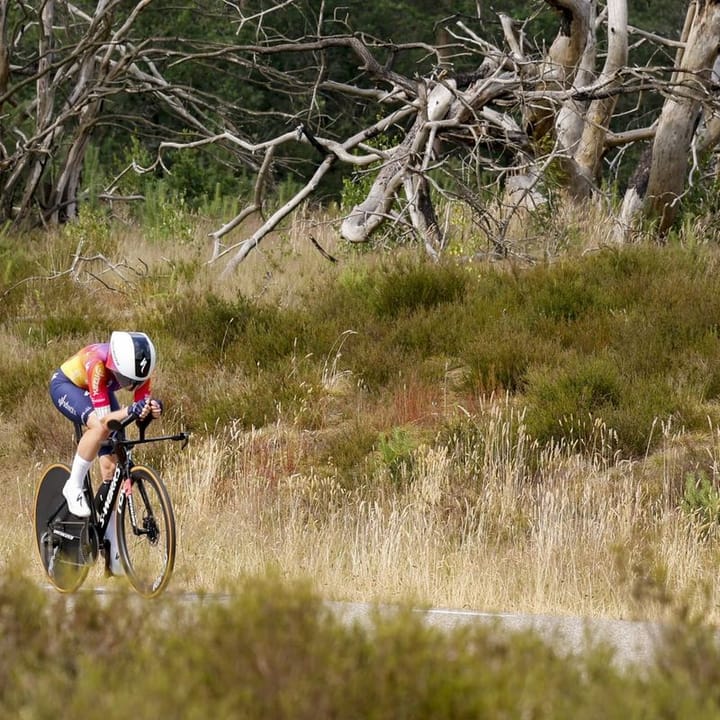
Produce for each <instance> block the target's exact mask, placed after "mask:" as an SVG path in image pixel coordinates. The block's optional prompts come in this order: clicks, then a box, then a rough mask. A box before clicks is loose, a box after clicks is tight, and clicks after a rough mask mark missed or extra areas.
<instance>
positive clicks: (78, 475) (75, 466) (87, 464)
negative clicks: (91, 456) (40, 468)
mask: <svg viewBox="0 0 720 720" xmlns="http://www.w3.org/2000/svg"><path fill="white" fill-rule="evenodd" d="M92 464H93V461H92V460H86V459H85V458H84V457H81V456H80V455H78V454H77V453H75V457H74V458H73V463H72V468H71V469H70V477H69V478H68V479H67V482H66V483H65V487H74V488H77V489H78V490H81V489H82V486H83V480H84V479H85V475H87V472H88V470H89V469H90V468H91V466H92Z"/></svg>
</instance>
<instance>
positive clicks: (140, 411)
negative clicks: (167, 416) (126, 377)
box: [128, 400, 150, 420]
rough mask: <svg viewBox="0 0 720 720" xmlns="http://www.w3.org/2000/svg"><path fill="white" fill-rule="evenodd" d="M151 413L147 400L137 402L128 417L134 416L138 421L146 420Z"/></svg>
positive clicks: (129, 410)
mask: <svg viewBox="0 0 720 720" xmlns="http://www.w3.org/2000/svg"><path fill="white" fill-rule="evenodd" d="M149 413H150V408H149V407H148V401H147V400H136V401H135V402H134V403H133V404H132V405H130V407H129V408H128V415H134V416H135V417H136V418H137V419H138V420H144V419H145V417H147V415H148V414H149Z"/></svg>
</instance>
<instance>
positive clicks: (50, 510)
mask: <svg viewBox="0 0 720 720" xmlns="http://www.w3.org/2000/svg"><path fill="white" fill-rule="evenodd" d="M135 420H137V416H135V415H132V414H131V415H128V417H127V418H125V419H124V420H123V421H122V422H119V421H117V420H114V421H110V422H109V423H108V426H109V428H110V430H111V434H110V438H109V440H108V441H107V442H108V443H109V445H110V447H111V449H112V452H113V454H114V455H115V456H116V457H117V464H116V466H115V472H114V474H113V478H112V481H111V482H110V483H109V487H108V488H107V495H106V496H105V497H104V498H102V500H101V502H100V504H99V506H98V505H96V503H95V502H94V501H93V491H92V482H91V479H90V473H88V474H87V475H86V476H85V480H84V491H85V493H86V496H87V498H88V499H89V501H90V502H89V505H90V517H88V518H79V517H77V516H76V515H73V514H72V513H70V511H69V510H68V506H67V502H66V501H65V497H64V496H63V494H62V489H63V486H64V485H65V481H66V480H67V479H68V477H69V476H70V468H69V467H68V466H67V465H64V464H60V463H56V464H54V465H50V466H49V467H47V468H46V469H45V471H44V472H43V475H42V477H41V479H40V483H39V484H38V487H37V491H36V494H35V534H36V539H37V546H38V550H39V552H40V560H41V562H42V565H43V568H44V569H45V573H46V574H47V577H48V579H49V580H50V582H51V583H52V584H53V585H54V586H55V588H56V589H57V590H59V591H60V592H64V593H71V592H75V591H76V590H77V589H78V588H79V587H80V586H81V585H82V583H83V582H84V580H85V578H86V577H87V574H88V572H89V570H90V568H91V567H92V565H94V563H95V562H96V561H97V558H98V554H99V553H100V554H102V555H103V556H104V559H105V569H106V573H107V574H115V573H113V572H112V569H113V566H114V564H115V562H118V565H119V566H121V567H122V568H123V570H124V573H125V575H126V576H127V578H128V580H129V581H130V584H131V585H132V586H133V588H134V589H135V590H136V591H137V592H138V593H139V594H140V595H141V596H143V597H146V598H152V597H156V596H158V595H159V594H160V593H161V592H162V591H163V590H164V589H165V588H166V587H167V584H168V582H169V581H170V577H171V575H172V572H173V568H174V565H175V550H176V547H175V544H176V534H175V516H174V514H173V508H172V503H171V501H170V495H169V494H168V491H167V488H166V487H165V485H164V483H163V481H162V480H161V479H160V476H159V475H158V473H157V472H156V471H155V470H153V469H152V468H150V467H147V466H144V465H135V464H133V458H132V455H133V448H135V447H136V446H138V445H144V444H147V443H156V442H161V441H167V440H170V441H178V442H181V443H182V445H181V449H182V448H185V447H186V445H187V443H188V441H189V438H190V433H188V432H185V431H183V432H180V433H177V434H175V435H158V436H155V437H145V429H146V427H147V426H145V425H142V424H138V427H139V431H138V437H137V438H135V439H129V438H127V437H126V433H125V428H126V427H127V426H128V425H129V424H130V423H132V422H133V421H135ZM81 434H82V428H81V427H80V425H76V426H75V439H76V441H77V440H79V438H80V436H81ZM111 524H112V527H111ZM113 529H114V530H115V537H116V539H117V550H115V549H114V548H111V543H110V541H109V537H110V536H111V535H112V530H113ZM111 552H117V554H118V555H119V557H118V558H113V557H111Z"/></svg>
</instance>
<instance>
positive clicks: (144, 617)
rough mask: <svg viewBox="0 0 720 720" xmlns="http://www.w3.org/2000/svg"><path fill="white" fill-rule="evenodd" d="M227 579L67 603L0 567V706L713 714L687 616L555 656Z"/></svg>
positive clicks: (18, 709) (713, 691) (474, 631)
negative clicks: (638, 638)
mask: <svg viewBox="0 0 720 720" xmlns="http://www.w3.org/2000/svg"><path fill="white" fill-rule="evenodd" d="M228 589H229V590H230V593H229V594H228V595H227V597H226V598H224V599H223V600H222V601H221V602H216V601H213V600H212V599H206V600H205V601H203V602H201V603H198V604H197V605H196V606H193V607H188V606H187V603H186V602H185V601H184V600H182V601H181V600H177V601H175V600H172V598H166V600H165V601H164V602H162V603H160V604H153V603H136V602H130V601H129V598H128V597H126V596H125V595H124V594H123V593H120V594H111V595H105V596H102V597H98V596H96V595H95V594H94V593H79V594H77V595H76V596H75V597H74V599H73V602H72V604H68V603H67V602H66V600H65V599H64V598H53V597H52V596H49V595H48V594H47V593H46V591H45V590H43V589H41V588H39V587H38V586H37V584H36V583H35V582H31V581H30V580H29V579H27V578H25V577H23V576H22V575H21V574H20V573H18V572H17V571H14V570H12V569H11V570H6V571H5V572H4V573H3V575H2V577H1V578H0V648H1V649H2V657H3V658H6V661H5V662H2V663H0V687H2V688H3V692H2V694H0V713H1V714H2V716H3V717H22V716H28V717H37V718H41V717H52V716H55V715H57V708H58V698H62V704H63V708H64V712H66V713H67V714H70V715H73V716H82V715H92V714H94V713H98V712H101V713H102V715H103V717H105V718H107V720H116V719H118V720H119V719H120V718H124V717H127V716H128V713H131V714H132V716H133V717H134V718H137V720H145V719H146V718H147V719H148V720H149V719H150V718H157V717H183V718H188V720H195V719H197V720H199V719H200V718H205V717H208V716H210V717H218V718H229V717H237V718H250V717H252V718H258V719H263V718H268V719H269V718H281V717H293V718H296V719H297V720H304V719H306V718H307V719H308V720H310V719H311V718H317V717H319V716H320V717H324V718H334V717H343V718H348V719H350V720H353V719H355V718H357V719H358V720H359V719H360V718H368V717H372V718H376V719H377V720H384V719H386V718H387V719H388V720H389V719H390V718H392V720H397V718H408V719H409V718H412V719H413V720H425V719H426V718H427V719H428V720H429V719H430V718H432V719H433V720H439V719H443V718H455V719H457V720H463V719H465V718H467V719H468V720H470V719H471V718H472V719H475V718H483V717H533V718H538V719H539V720H542V719H547V720H551V719H554V718H558V717H572V718H576V719H577V720H585V719H587V720H591V719H594V718H598V717H603V718H604V719H605V720H614V719H616V718H617V719H618V720H619V719H621V718H622V720H635V719H637V720H640V719H641V718H647V717H688V718H689V717H692V718H698V719H699V720H705V719H706V718H707V719H708V720H709V719H710V718H714V717H717V715H718V712H720V693H718V686H719V684H720V677H719V676H718V668H719V667H720V651H718V647H717V642H716V641H715V639H714V638H715V633H714V632H713V631H712V628H709V627H707V626H706V625H705V624H703V623H702V621H701V620H699V619H695V618H689V617H686V618H683V617H680V618H679V619H678V620H677V621H676V622H675V623H673V624H670V625H668V626H667V627H666V628H665V631H664V634H663V636H662V638H661V642H659V643H658V644H657V646H656V652H657V654H658V661H657V663H654V662H652V661H649V662H647V663H644V664H643V665H642V666H640V667H636V666H629V667H627V668H624V669H619V668H618V667H617V665H615V664H613V663H612V662H611V660H612V653H611V651H610V650H609V649H607V648H606V647H604V646H603V645H602V644H601V643H599V642H597V641H594V639H593V638H592V637H591V636H590V637H589V642H588V645H587V647H586V648H585V649H583V650H582V651H581V652H578V654H575V653H565V652H562V651H560V650H559V649H557V648H555V647H553V646H552V645H551V644H550V643H549V642H547V641H544V640H543V639H541V637H540V636H539V635H538V634H536V633H534V632H531V631H525V632H510V631H507V630H503V629H502V628H500V627H497V626H493V625H492V624H488V623H471V622H467V623H463V624H461V625H459V626H457V627H455V628H446V629H439V628H436V627H432V626H431V625H430V624H429V623H427V622H426V621H425V619H424V617H423V615H422V614H421V613H418V612H417V611H415V610H413V609H412V608H409V607H407V608H404V607H397V608H384V609H382V610H381V609H379V608H377V609H375V610H373V611H372V612H371V614H370V616H369V617H368V619H367V622H366V623H362V624H360V623H349V622H347V621H343V620H342V619H341V618H340V616H339V615H337V614H335V613H334V611H333V610H332V609H331V607H330V606H329V605H327V604H326V603H324V602H322V601H321V599H320V598H318V597H317V596H315V595H314V594H313V593H312V592H311V591H310V589H309V587H308V585H307V583H304V582H302V581H297V580H296V581H292V582H285V583H283V582H282V581H280V580H279V579H278V578H277V577H275V576H274V575H273V574H272V573H268V574H267V575H264V576H252V577H247V578H244V579H242V580H241V581H239V582H236V583H234V584H233V585H232V586H230V587H229V588H228ZM48 618H54V621H53V622H48ZM149 666H152V667H153V671H152V672H148V667H149ZM113 673H116V674H117V675H118V677H121V678H122V682H114V681H112V676H113ZM128 688H132V693H130V694H129V693H128ZM138 698H142V702H138ZM599 707H601V708H602V712H601V713H600V714H598V708H599Z"/></svg>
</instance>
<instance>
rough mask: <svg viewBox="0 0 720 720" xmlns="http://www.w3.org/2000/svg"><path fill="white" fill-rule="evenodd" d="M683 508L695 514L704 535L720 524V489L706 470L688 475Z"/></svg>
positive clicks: (694, 516)
mask: <svg viewBox="0 0 720 720" xmlns="http://www.w3.org/2000/svg"><path fill="white" fill-rule="evenodd" d="M682 509H683V510H684V511H685V512H686V513H689V514H690V515H692V516H693V518H694V519H695V520H696V522H697V524H698V526H699V529H700V533H701V534H702V535H703V536H707V535H708V533H709V532H710V530H711V529H712V528H713V527H717V525H718V524H720V490H719V489H718V488H717V486H716V484H715V483H713V482H712V480H711V479H710V478H709V477H708V476H707V474H706V473H705V472H703V471H699V472H697V473H688V474H687V475H686V477H685V488H684V493H683V497H682Z"/></svg>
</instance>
